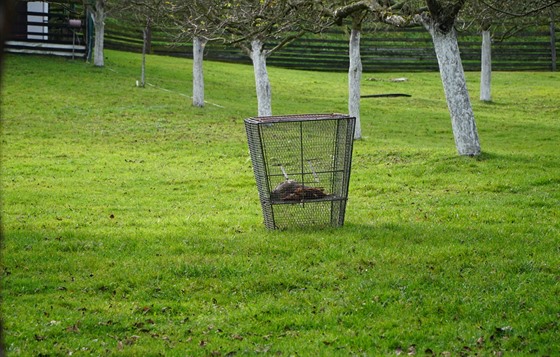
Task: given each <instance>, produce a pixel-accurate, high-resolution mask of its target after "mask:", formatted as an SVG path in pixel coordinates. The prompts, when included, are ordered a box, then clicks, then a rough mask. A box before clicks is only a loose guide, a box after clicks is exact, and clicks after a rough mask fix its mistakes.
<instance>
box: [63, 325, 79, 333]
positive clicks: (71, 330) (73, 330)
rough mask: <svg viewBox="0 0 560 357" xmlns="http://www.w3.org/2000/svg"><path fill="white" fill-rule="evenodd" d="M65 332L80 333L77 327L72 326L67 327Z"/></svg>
mask: <svg viewBox="0 0 560 357" xmlns="http://www.w3.org/2000/svg"><path fill="white" fill-rule="evenodd" d="M66 332H80V329H79V328H78V325H76V324H74V325H72V326H68V327H67V328H66Z"/></svg>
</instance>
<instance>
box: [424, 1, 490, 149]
mask: <svg viewBox="0 0 560 357" xmlns="http://www.w3.org/2000/svg"><path fill="white" fill-rule="evenodd" d="M466 2H467V0H426V5H427V11H422V12H421V13H419V14H418V15H417V16H416V19H417V21H419V22H421V23H422V24H423V25H424V27H425V28H426V29H427V30H428V32H429V33H430V35H431V36H432V41H433V43H434V49H435V52H436V57H437V60H438V64H439V72H440V75H441V80H442V83H443V89H444V92H445V98H446V100H447V106H448V108H449V113H450V115H451V126H452V128H453V135H454V138H455V146H456V148H457V152H458V153H459V155H463V156H477V155H479V154H480V153H481V148H480V141H479V138H478V130H477V128H476V122H475V117H474V112H473V109H472V104H471V101H470V97H469V92H468V90H467V83H466V79H465V72H464V70H463V64H462V62H461V55H460V52H459V45H458V43H457V31H456V29H455V21H456V19H457V17H458V16H459V11H461V9H462V8H463V6H465V3H466Z"/></svg>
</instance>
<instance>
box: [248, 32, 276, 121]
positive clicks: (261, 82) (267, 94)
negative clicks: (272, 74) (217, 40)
mask: <svg viewBox="0 0 560 357" xmlns="http://www.w3.org/2000/svg"><path fill="white" fill-rule="evenodd" d="M263 46H264V44H263V42H262V41H260V40H253V41H252V42H251V60H252V61H253V70H254V72H255V85H256V90H257V103H258V115H259V116H270V115H272V104H271V101H272V91H271V88H270V79H269V78H268V72H267V70H266V52H265V51H264V49H263Z"/></svg>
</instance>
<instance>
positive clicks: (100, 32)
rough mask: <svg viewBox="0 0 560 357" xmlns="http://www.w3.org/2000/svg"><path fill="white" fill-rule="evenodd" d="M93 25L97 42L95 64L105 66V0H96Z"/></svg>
mask: <svg viewBox="0 0 560 357" xmlns="http://www.w3.org/2000/svg"><path fill="white" fill-rule="evenodd" d="M93 26H94V27H95V44H94V52H93V64H94V65H95V66H97V67H103V66H105V58H104V52H103V46H104V42H105V4H104V1H103V0H96V1H95V11H93Z"/></svg>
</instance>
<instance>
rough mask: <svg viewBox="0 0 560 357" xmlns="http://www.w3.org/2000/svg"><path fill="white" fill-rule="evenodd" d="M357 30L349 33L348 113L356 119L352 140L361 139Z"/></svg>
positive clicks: (358, 34) (358, 35) (359, 67)
mask: <svg viewBox="0 0 560 357" xmlns="http://www.w3.org/2000/svg"><path fill="white" fill-rule="evenodd" d="M360 34H361V31H360V30H359V29H352V32H351V33H350V44H349V46H350V67H349V69H348V113H349V115H350V116H352V117H355V118H356V129H355V131H354V139H361V138H362V128H361V124H360V86H361V79H362V59H361V56H360Z"/></svg>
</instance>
